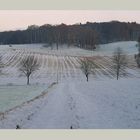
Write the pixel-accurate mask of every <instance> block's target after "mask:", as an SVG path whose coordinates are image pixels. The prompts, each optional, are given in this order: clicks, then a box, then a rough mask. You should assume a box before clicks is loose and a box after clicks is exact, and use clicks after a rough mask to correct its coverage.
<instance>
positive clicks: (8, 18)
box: [0, 10, 140, 31]
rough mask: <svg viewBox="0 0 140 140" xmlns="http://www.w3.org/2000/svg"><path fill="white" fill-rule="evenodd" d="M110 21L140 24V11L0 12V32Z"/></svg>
mask: <svg viewBox="0 0 140 140" xmlns="http://www.w3.org/2000/svg"><path fill="white" fill-rule="evenodd" d="M112 20H119V21H125V22H135V21H136V22H137V23H140V11H103V10H102V11H94V10H71V11H70V10H35V11H33V10H9V11H3V10H1V11H0V31H4V30H16V29H25V28H27V27H28V25H32V24H36V25H43V24H60V23H65V24H74V23H80V22H81V23H86V22H87V21H89V22H103V21H112Z"/></svg>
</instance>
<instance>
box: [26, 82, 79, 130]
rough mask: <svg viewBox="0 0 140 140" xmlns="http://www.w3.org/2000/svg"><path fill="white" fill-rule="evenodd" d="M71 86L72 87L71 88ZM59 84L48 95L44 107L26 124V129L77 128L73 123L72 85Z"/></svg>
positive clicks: (73, 87)
mask: <svg viewBox="0 0 140 140" xmlns="http://www.w3.org/2000/svg"><path fill="white" fill-rule="evenodd" d="M72 85H73V86H72ZM72 85H69V84H64V83H62V84H59V85H58V87H57V88H55V90H53V91H52V92H51V93H49V94H48V97H47V98H48V102H47V103H46V106H44V107H43V108H42V110H41V111H40V112H39V113H38V114H37V115H36V116H35V117H34V118H33V120H31V122H28V125H26V126H25V127H27V128H70V127H71V126H72V127H73V128H78V125H77V122H75V111H76V110H75V109H76V108H75V101H74V98H73V97H72V95H74V94H72V93H73V89H75V86H74V84H72Z"/></svg>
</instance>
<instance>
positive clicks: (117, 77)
mask: <svg viewBox="0 0 140 140" xmlns="http://www.w3.org/2000/svg"><path fill="white" fill-rule="evenodd" d="M118 79H119V69H117V80H118Z"/></svg>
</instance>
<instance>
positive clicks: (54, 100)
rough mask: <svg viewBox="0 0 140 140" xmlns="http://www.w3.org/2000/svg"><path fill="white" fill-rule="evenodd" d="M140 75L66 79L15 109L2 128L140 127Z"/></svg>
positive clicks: (9, 114)
mask: <svg viewBox="0 0 140 140" xmlns="http://www.w3.org/2000/svg"><path fill="white" fill-rule="evenodd" d="M139 83H140V79H131V78H130V79H129V78H128V79H120V80H118V81H117V80H115V79H113V80H107V81H106V80H104V81H90V82H86V81H85V82H78V81H73V82H71V81H65V82H61V83H59V84H57V85H54V87H53V88H52V89H50V91H49V92H48V94H47V95H45V96H44V97H43V98H40V99H38V100H36V101H34V102H32V103H31V104H28V105H25V106H23V107H21V108H18V109H16V110H13V111H11V112H9V113H7V114H6V116H5V119H3V120H2V121H0V127H1V128H16V126H17V125H19V126H20V128H30V129H35V128H36V129H42V128H47V129H51V128H54V129H70V128H73V129H84V128H140V118H139V116H140V101H139V100H140V93H139Z"/></svg>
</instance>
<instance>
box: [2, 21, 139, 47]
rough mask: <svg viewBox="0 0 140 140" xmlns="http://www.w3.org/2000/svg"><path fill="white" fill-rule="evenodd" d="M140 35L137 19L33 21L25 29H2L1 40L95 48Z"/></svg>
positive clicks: (4, 42) (5, 41) (135, 38)
mask: <svg viewBox="0 0 140 140" xmlns="http://www.w3.org/2000/svg"><path fill="white" fill-rule="evenodd" d="M139 36H140V24H137V23H136V22H132V23H130V22H127V23H126V22H119V21H111V22H101V23H96V22H94V23H91V22H87V23H86V24H81V23H79V24H74V25H66V24H63V23H62V24H60V25H50V24H45V25H42V26H37V25H30V26H28V28H27V29H26V30H16V31H4V32H0V44H30V43H45V44H48V45H50V46H52V44H54V43H55V44H56V46H57V48H58V46H59V45H62V44H67V45H68V46H70V45H75V46H77V47H81V48H85V49H94V48H95V47H96V45H98V44H103V43H110V42H115V41H130V40H137V39H138V37H139Z"/></svg>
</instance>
